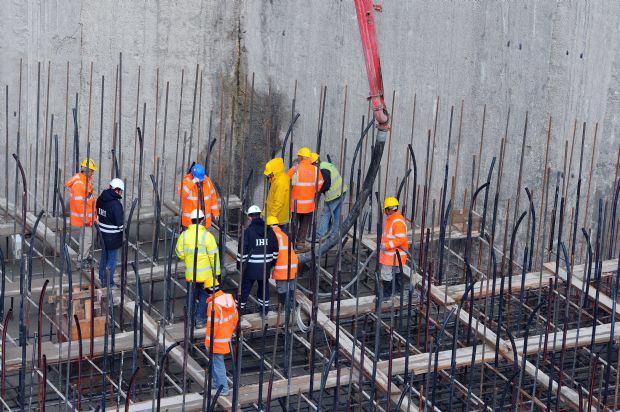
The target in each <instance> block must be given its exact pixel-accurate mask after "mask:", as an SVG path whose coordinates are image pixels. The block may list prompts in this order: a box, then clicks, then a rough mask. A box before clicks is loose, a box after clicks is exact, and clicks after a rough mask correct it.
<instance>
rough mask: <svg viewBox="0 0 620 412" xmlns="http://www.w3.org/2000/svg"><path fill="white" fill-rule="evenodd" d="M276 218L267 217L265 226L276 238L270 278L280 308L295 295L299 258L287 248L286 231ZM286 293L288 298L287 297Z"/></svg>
mask: <svg viewBox="0 0 620 412" xmlns="http://www.w3.org/2000/svg"><path fill="white" fill-rule="evenodd" d="M279 223H280V222H279V221H278V218H277V217H275V216H268V217H267V226H269V227H270V228H271V230H273V233H274V234H275V235H276V238H277V239H278V251H277V252H274V254H273V258H274V259H275V260H276V264H275V265H274V267H273V271H272V272H271V278H272V279H273V280H275V281H276V289H277V291H278V299H279V301H280V306H281V308H282V309H284V308H285V307H286V305H287V304H288V303H289V302H290V301H291V300H293V299H294V298H295V297H294V296H293V293H295V282H294V280H295V277H296V276H297V270H298V264H299V260H298V259H297V254H296V253H295V251H294V250H292V248H289V239H288V236H287V235H286V233H284V231H283V230H282V228H280V226H279ZM287 295H288V299H287Z"/></svg>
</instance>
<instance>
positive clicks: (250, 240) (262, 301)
mask: <svg viewBox="0 0 620 412" xmlns="http://www.w3.org/2000/svg"><path fill="white" fill-rule="evenodd" d="M260 215H261V209H260V207H258V206H256V205H252V206H250V207H249V208H248V210H247V216H248V222H249V224H248V227H247V228H246V229H245V231H244V232H243V242H240V243H239V249H238V252H237V268H238V269H239V270H240V271H241V296H240V297H239V307H240V308H241V310H244V309H245V305H246V303H247V301H248V296H250V291H251V290H252V286H254V282H256V283H257V284H258V290H257V291H256V300H257V301H258V303H259V305H260V306H261V313H262V314H266V313H267V312H269V284H268V283H267V277H268V274H269V272H271V268H272V266H273V261H274V257H273V256H274V253H277V251H278V246H277V245H278V242H277V239H275V235H274V234H273V231H271V230H268V229H267V227H266V226H265V221H264V220H263V219H261V217H260Z"/></svg>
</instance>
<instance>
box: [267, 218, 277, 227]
mask: <svg viewBox="0 0 620 412" xmlns="http://www.w3.org/2000/svg"><path fill="white" fill-rule="evenodd" d="M278 223H279V222H278V218H277V217H275V216H267V226H273V225H277V224H278Z"/></svg>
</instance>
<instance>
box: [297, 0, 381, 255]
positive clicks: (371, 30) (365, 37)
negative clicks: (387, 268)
mask: <svg viewBox="0 0 620 412" xmlns="http://www.w3.org/2000/svg"><path fill="white" fill-rule="evenodd" d="M354 1H355V10H356V11H357V22H358V24H359V28H360V35H361V37H362V49H363V50H364V59H365V61H366V71H367V73H368V84H369V86H370V96H369V97H368V100H370V103H371V105H372V110H373V115H374V118H375V123H376V125H377V134H376V135H375V137H376V140H375V144H374V145H373V148H372V154H371V157H370V164H369V165H368V171H367V172H366V177H365V178H364V182H363V183H362V186H361V187H360V189H361V190H360V191H359V193H358V195H357V199H356V200H355V204H354V205H353V207H352V208H351V210H350V211H349V215H348V216H347V217H346V219H344V221H343V222H342V223H341V224H340V230H332V233H331V235H330V236H329V238H328V239H327V240H326V241H325V242H323V243H322V244H321V246H320V249H319V255H322V254H324V253H326V252H327V251H328V250H329V249H331V248H332V247H334V246H335V245H336V244H338V243H339V242H340V240H341V234H346V233H349V230H350V229H351V227H353V224H354V223H355V222H356V221H357V219H358V217H359V216H360V214H361V213H362V211H363V210H364V208H365V206H366V205H367V204H368V198H369V197H370V196H371V195H372V189H373V184H374V182H375V178H376V177H377V174H378V173H379V169H380V167H381V157H382V155H383V148H384V146H385V142H386V140H387V135H388V133H387V132H388V131H389V130H390V114H389V113H388V111H387V108H386V107H385V101H384V100H383V80H382V79H381V64H380V62H379V51H378V50H377V35H376V33H375V20H374V17H373V12H374V10H375V7H374V6H373V4H372V0H354ZM377 8H378V7H377ZM298 257H299V263H300V264H303V263H306V262H309V261H310V260H311V259H313V257H314V256H313V252H306V253H300V254H299V255H298Z"/></svg>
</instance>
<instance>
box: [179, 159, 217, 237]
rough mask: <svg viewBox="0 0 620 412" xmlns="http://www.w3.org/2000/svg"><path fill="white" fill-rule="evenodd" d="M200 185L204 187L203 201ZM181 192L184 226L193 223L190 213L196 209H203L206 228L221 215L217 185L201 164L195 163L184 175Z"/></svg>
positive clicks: (182, 223)
mask: <svg viewBox="0 0 620 412" xmlns="http://www.w3.org/2000/svg"><path fill="white" fill-rule="evenodd" d="M199 187H200V188H201V189H202V201H201V200H200V190H199ZM179 194H180V195H181V225H182V226H183V227H184V228H186V227H188V226H189V225H190V224H191V217H190V214H191V213H192V211H193V210H194V209H202V211H203V213H204V215H205V220H204V226H205V227H206V228H210V227H211V222H212V220H213V219H214V218H217V217H219V216H220V208H219V206H218V198H217V192H216V191H215V186H214V185H213V182H212V181H211V179H210V178H209V176H207V174H206V172H205V168H204V167H203V166H202V165H201V164H195V165H193V166H192V167H191V168H190V171H189V173H187V174H186V175H185V176H183V181H182V182H181V184H180V185H179Z"/></svg>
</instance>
